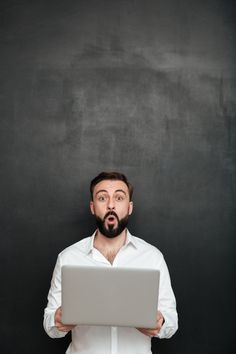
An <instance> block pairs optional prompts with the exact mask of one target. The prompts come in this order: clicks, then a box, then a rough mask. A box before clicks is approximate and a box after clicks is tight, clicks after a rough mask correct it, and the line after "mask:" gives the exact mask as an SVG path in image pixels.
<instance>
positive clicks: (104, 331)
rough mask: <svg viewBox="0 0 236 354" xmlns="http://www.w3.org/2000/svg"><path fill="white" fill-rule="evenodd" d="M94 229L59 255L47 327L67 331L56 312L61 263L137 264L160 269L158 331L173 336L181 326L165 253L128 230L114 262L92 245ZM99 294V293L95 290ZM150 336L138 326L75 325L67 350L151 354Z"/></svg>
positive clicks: (71, 352)
mask: <svg viewBox="0 0 236 354" xmlns="http://www.w3.org/2000/svg"><path fill="white" fill-rule="evenodd" d="M94 237H95V233H94V234H93V235H92V236H91V237H87V238H85V239H83V240H81V241H79V242H77V243H75V244H73V245H71V246H69V247H68V248H66V249H65V250H64V251H62V252H61V253H60V254H59V255H58V259H57V262H56V266H55V269H54V272H53V277H52V281H51V288H50V290H49V294H48V304H47V307H46V309H45V311H44V329H45V331H46V332H47V334H48V335H49V336H50V337H52V338H60V337H64V336H65V335H66V333H65V332H61V331H59V330H58V329H57V328H56V326H55V321H54V315H55V311H56V310H57V308H58V307H60V306H61V267H62V266H63V265H65V264H70V265H94V266H96V265H98V263H99V265H100V266H101V265H102V266H105V267H135V268H139V267H140V268H152V269H159V270H160V286H159V300H158V310H159V311H161V313H162V314H163V316H164V318H165V322H164V324H163V326H162V328H161V330H160V332H159V334H158V335H157V336H158V337H159V338H170V337H171V336H172V335H173V334H174V333H175V332H176V330H177V328H178V318H177V312H176V302H175V297H174V294H173V291H172V288H171V283H170V276H169V272H168V269H167V266H166V263H165V260H164V258H163V255H162V253H161V252H160V251H159V250H158V249H157V248H156V247H154V246H152V245H150V244H148V243H147V242H145V241H144V240H142V239H140V238H137V237H135V236H132V235H131V234H130V233H129V231H128V230H127V237H126V242H125V244H124V246H123V247H122V248H121V249H120V250H119V252H118V253H117V255H116V257H115V259H114V262H113V264H112V265H111V264H110V263H109V261H108V260H107V259H106V258H105V257H104V256H103V255H102V254H101V253H100V252H99V251H98V250H97V249H96V248H94V247H93V242H94ZM94 296H96V294H94ZM151 353H152V352H151V338H150V337H148V336H146V335H144V334H142V333H141V332H140V331H138V330H137V329H136V328H129V327H111V326H76V327H75V328H74V329H73V330H72V342H71V343H70V345H69V347H68V349H67V351H66V354H151Z"/></svg>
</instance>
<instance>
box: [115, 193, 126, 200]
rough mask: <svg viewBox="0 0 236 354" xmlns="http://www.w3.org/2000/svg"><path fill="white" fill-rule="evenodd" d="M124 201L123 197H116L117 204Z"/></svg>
mask: <svg viewBox="0 0 236 354" xmlns="http://www.w3.org/2000/svg"><path fill="white" fill-rule="evenodd" d="M124 199H125V197H124V196H123V195H120V194H119V195H116V201H117V202H122V201H123V200H124Z"/></svg>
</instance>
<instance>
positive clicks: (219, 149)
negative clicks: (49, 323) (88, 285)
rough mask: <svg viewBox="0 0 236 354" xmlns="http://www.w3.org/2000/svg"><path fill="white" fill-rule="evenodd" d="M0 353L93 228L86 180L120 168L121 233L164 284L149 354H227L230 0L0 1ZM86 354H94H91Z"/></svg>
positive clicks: (25, 333)
mask: <svg viewBox="0 0 236 354" xmlns="http://www.w3.org/2000/svg"><path fill="white" fill-rule="evenodd" d="M0 15H1V33H0V50H1V52H0V53H1V57H0V58H1V59H0V117H1V140H0V148H1V160H0V164H1V166H0V174H1V184H0V188H1V190H0V193H1V197H0V198H1V199H0V200H1V213H0V215H1V216H0V217H1V231H0V232H1V241H0V242H1V263H0V264H1V277H2V281H1V291H0V304H1V316H0V323H1V325H0V331H1V353H2V354H16V353H17V354H18V353H19V354H21V353H24V354H28V353H30V354H32V353H34V354H42V353H43V354H47V353H48V354H53V353H55V354H56V353H64V352H65V348H66V346H67V344H68V339H65V340H63V339H62V340H52V339H50V338H48V337H47V335H46V334H45V333H44V331H43V329H42V318H43V309H44V307H45V306H46V296H47V292H48V288H49V285H50V279H51V275H52V271H53V267H54V264H55V261H56V256H57V254H58V253H59V252H60V251H61V250H62V249H63V248H65V247H66V246H67V245H70V244H71V243H74V242H76V241H77V240H79V239H81V238H83V237H85V236H88V235H89V234H91V233H92V232H93V230H94V227H95V225H94V221H93V218H92V217H91V216H90V215H89V207H88V205H89V192H88V187H89V181H90V180H91V179H92V178H93V177H94V176H95V175H96V174H97V173H98V172H100V171H101V170H113V169H114V170H119V171H122V172H124V173H126V174H127V175H128V177H129V179H130V181H131V182H132V183H133V184H134V187H135V195H134V202H135V210H134V215H133V216H132V220H131V222H130V231H131V232H132V233H133V234H135V235H137V236H139V237H142V238H144V239H145V240H147V241H149V242H151V243H152V244H154V245H155V246H157V247H158V248H159V249H160V250H161V251H162V252H163V253H164V255H165V258H166V261H167V263H168V266H169V270H170V273H171V278H172V284H173V288H174V291H175V294H176V298H177V303H178V312H179V331H178V333H177V334H176V335H175V336H174V337H173V338H172V339H170V340H163V341H158V340H157V341H154V342H153V352H154V353H159V354H160V353H163V354H167V353H168V354H171V353H173V354H189V353H192V354H195V353H196V354H199V353H201V354H211V353H212V354H213V353H214V354H216V353H224V354H225V353H233V349H234V348H233V347H232V344H233V343H234V341H235V339H234V338H235V305H234V303H235V295H234V293H233V290H234V283H235V272H234V266H235V262H234V256H235V255H234V246H235V242H234V237H235V220H234V219H235V215H234V214H235V198H234V197H235V137H236V134H235V133H236V132H235V127H236V123H235V111H236V100H235V94H236V76H235V74H236V70H235V59H236V55H235V54H236V50H235V22H234V21H235V6H234V1H223V0H222V1H220V0H214V1H210V0H205V1H193V0H192V1H190V0H185V1H170V0H168V1H167V0H166V1H158V0H156V1H154V0H153V1H148V0H146V1H127V0H126V1H124V0H123V1H118V0H117V1H111V0H110V1H109V0H107V1H78V0H77V1H76V0H74V1H32V0H19V1H14V0H13V1H1V5H0ZM95 354H96V353H95Z"/></svg>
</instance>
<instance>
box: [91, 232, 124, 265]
mask: <svg viewBox="0 0 236 354" xmlns="http://www.w3.org/2000/svg"><path fill="white" fill-rule="evenodd" d="M126 235H127V229H125V230H124V231H122V233H121V234H120V235H118V236H116V237H113V238H109V237H106V236H104V235H103V234H101V232H100V231H99V230H97V233H96V235H95V238H94V243H93V246H94V247H95V248H96V249H97V250H99V252H101V253H102V254H103V255H104V257H105V258H107V260H108V261H109V262H110V263H111V264H112V263H113V261H114V259H115V257H116V255H117V253H118V252H119V250H120V249H121V247H122V246H123V245H124V244H125V241H126Z"/></svg>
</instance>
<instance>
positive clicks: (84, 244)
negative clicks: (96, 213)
mask: <svg viewBox="0 0 236 354" xmlns="http://www.w3.org/2000/svg"><path fill="white" fill-rule="evenodd" d="M90 244H91V236H90V237H86V238H83V239H82V240H80V241H78V242H76V243H74V244H72V245H70V246H68V247H66V248H65V249H64V250H63V251H62V252H60V253H59V255H58V259H59V260H60V263H61V264H62V265H63V264H86V263H88V261H89V257H88V252H89V247H90ZM89 262H91V261H89Z"/></svg>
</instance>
